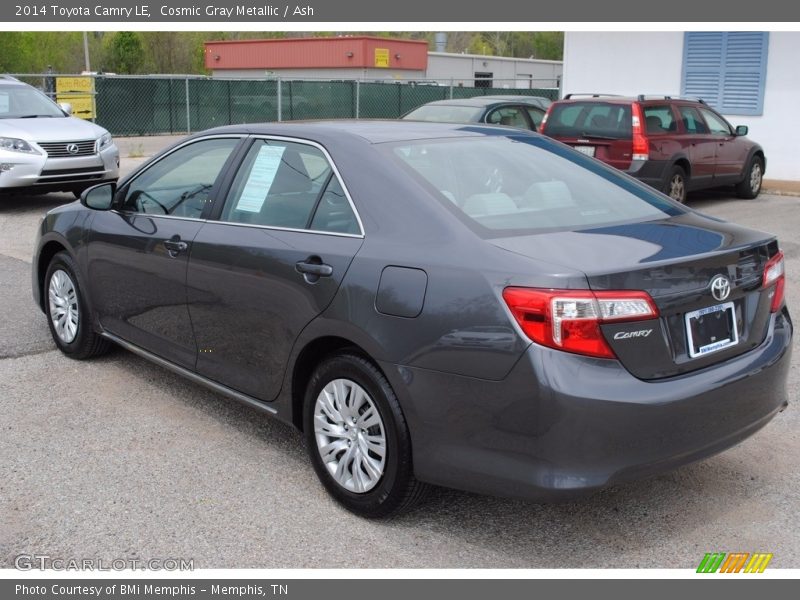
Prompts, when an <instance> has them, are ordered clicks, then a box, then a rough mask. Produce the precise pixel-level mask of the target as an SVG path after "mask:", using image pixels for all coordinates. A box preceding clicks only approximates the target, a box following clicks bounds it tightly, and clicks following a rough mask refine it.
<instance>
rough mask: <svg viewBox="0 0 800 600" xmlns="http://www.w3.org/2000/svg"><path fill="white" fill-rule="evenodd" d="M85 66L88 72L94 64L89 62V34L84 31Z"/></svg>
mask: <svg viewBox="0 0 800 600" xmlns="http://www.w3.org/2000/svg"><path fill="white" fill-rule="evenodd" d="M83 68H84V70H85V71H86V72H87V73H90V72H91V71H92V65H91V64H90V63H89V34H88V32H86V31H84V32H83Z"/></svg>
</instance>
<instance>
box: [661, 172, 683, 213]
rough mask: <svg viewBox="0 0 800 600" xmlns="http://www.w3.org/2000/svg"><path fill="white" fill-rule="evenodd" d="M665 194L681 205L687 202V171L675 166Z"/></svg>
mask: <svg viewBox="0 0 800 600" xmlns="http://www.w3.org/2000/svg"><path fill="white" fill-rule="evenodd" d="M664 193H665V194H666V195H667V196H669V197H670V198H672V199H673V200H677V201H678V202H680V203H681V204H683V203H684V202H686V171H684V170H683V167H680V166H678V165H673V167H672V170H671V171H670V173H669V179H667V186H666V188H664Z"/></svg>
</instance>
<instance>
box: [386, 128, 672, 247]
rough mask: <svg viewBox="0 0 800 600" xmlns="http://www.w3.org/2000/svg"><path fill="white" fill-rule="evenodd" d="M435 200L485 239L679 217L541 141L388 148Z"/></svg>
mask: <svg viewBox="0 0 800 600" xmlns="http://www.w3.org/2000/svg"><path fill="white" fill-rule="evenodd" d="M387 146H388V148H390V149H391V150H390V154H391V155H393V157H394V158H395V160H399V161H400V163H401V164H403V165H404V166H405V167H406V168H407V170H408V171H409V172H410V173H411V174H412V176H414V177H415V178H416V179H417V180H418V181H420V182H421V183H423V186H424V187H425V188H426V189H428V190H429V191H430V192H431V193H432V195H433V196H435V197H436V198H438V199H439V201H440V202H442V203H443V204H444V205H445V206H446V207H448V208H449V209H450V210H451V211H453V212H454V214H455V215H456V216H457V217H459V218H460V219H461V220H462V221H464V222H466V223H467V225H469V226H470V227H471V228H472V229H473V230H475V231H476V232H477V233H478V234H479V235H482V236H483V237H497V236H509V235H527V234H530V233H538V232H543V231H550V230H564V229H567V230H577V229H586V228H590V227H597V226H601V225H611V224H618V223H631V222H640V221H650V220H654V219H663V218H666V217H668V216H672V215H675V214H680V213H681V212H682V209H681V208H680V207H677V206H675V205H674V204H672V203H670V202H669V201H667V200H666V199H663V198H662V197H661V196H660V195H659V194H658V193H657V192H655V191H653V190H650V189H649V188H647V187H646V186H644V185H642V184H639V183H637V182H634V181H632V180H631V179H629V178H627V177H625V176H624V175H621V174H619V173H618V172H617V171H615V170H614V169H612V168H610V167H606V166H604V165H599V164H598V163H597V162H596V161H594V160H592V159H590V158H585V157H583V156H582V155H580V154H578V153H576V152H572V151H571V150H569V149H566V148H564V147H563V146H561V144H557V143H555V142H553V141H551V140H548V139H546V138H528V137H519V136H514V135H509V136H502V137H501V136H491V137H476V138H457V139H452V138H451V139H439V140H415V141H411V142H398V143H396V144H387Z"/></svg>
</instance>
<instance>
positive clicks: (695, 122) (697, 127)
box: [678, 106, 708, 134]
mask: <svg viewBox="0 0 800 600" xmlns="http://www.w3.org/2000/svg"><path fill="white" fill-rule="evenodd" d="M678 112H679V113H680V115H681V121H683V128H684V129H685V130H686V133H702V134H705V133H708V127H706V124H705V123H703V119H701V118H700V113H699V112H697V109H696V108H694V107H693V106H681V107H679V108H678Z"/></svg>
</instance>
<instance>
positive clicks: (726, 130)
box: [700, 108, 731, 135]
mask: <svg viewBox="0 0 800 600" xmlns="http://www.w3.org/2000/svg"><path fill="white" fill-rule="evenodd" d="M700 114H702V115H703V118H704V119H705V120H706V123H707V124H708V128H709V129H710V130H711V133H712V134H714V135H731V128H730V127H729V126H728V123H726V122H725V119H723V118H722V117H719V116H717V115H716V114H714V113H713V112H711V111H710V110H707V109H705V108H701V109H700Z"/></svg>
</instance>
